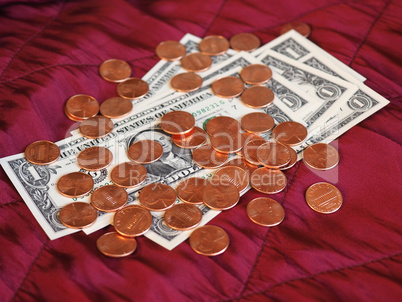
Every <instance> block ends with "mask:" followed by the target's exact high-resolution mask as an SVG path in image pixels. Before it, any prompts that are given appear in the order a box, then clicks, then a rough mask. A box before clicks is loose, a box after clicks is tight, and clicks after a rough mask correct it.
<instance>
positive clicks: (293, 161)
mask: <svg viewBox="0 0 402 302" xmlns="http://www.w3.org/2000/svg"><path fill="white" fill-rule="evenodd" d="M286 147H287V148H288V150H289V152H290V162H289V163H288V164H287V165H286V166H283V167H280V168H279V170H282V171H283V170H288V169H290V168H292V167H293V166H294V165H295V164H296V162H297V153H296V151H295V150H293V148H291V147H289V146H286Z"/></svg>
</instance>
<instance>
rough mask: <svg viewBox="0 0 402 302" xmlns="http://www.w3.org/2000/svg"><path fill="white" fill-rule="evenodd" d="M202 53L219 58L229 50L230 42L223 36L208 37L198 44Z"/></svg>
mask: <svg viewBox="0 0 402 302" xmlns="http://www.w3.org/2000/svg"><path fill="white" fill-rule="evenodd" d="M198 48H199V49H200V51H201V52H202V53H203V54H205V55H209V56H218V55H221V54H224V53H225V52H227V51H228V49H229V41H228V40H227V39H226V38H225V37H222V36H216V35H210V36H206V37H205V38H204V39H202V40H201V42H200V43H199V44H198Z"/></svg>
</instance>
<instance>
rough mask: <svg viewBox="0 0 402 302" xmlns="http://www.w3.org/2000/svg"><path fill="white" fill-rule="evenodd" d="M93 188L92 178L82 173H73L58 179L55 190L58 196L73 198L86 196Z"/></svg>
mask: <svg viewBox="0 0 402 302" xmlns="http://www.w3.org/2000/svg"><path fill="white" fill-rule="evenodd" d="M93 187H94V180H93V179H92V177H91V176H90V175H88V174H86V173H83V172H73V173H69V174H66V175H64V176H62V177H60V179H59V181H58V182H57V189H58V190H59V192H60V194H61V195H63V196H66V197H70V198H74V197H81V196H85V195H87V194H88V193H89V192H91V190H92V189H93Z"/></svg>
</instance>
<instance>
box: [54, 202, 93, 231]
mask: <svg viewBox="0 0 402 302" xmlns="http://www.w3.org/2000/svg"><path fill="white" fill-rule="evenodd" d="M58 217H59V220H60V222H61V223H62V224H64V225H65V226H66V227H68V228H72V229H82V228H87V227H89V226H91V225H93V224H94V223H95V220H96V218H97V217H98V211H97V210H96V209H95V208H94V207H93V206H92V205H91V204H89V203H86V202H73V203H69V204H67V205H65V206H64V207H63V208H61V210H60V211H59V214H58Z"/></svg>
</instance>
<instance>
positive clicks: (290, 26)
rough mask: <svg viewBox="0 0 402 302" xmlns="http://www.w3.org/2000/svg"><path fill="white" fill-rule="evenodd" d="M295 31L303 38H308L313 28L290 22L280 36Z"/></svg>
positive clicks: (283, 28)
mask: <svg viewBox="0 0 402 302" xmlns="http://www.w3.org/2000/svg"><path fill="white" fill-rule="evenodd" d="M291 29H294V30H295V31H297V32H298V33H299V34H301V35H302V36H305V37H306V38H308V37H309V36H310V34H311V27H310V25H308V24H306V23H302V22H290V23H287V24H285V25H284V26H282V28H281V30H280V34H281V35H283V34H284V33H286V32H288V31H289V30H291Z"/></svg>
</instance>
